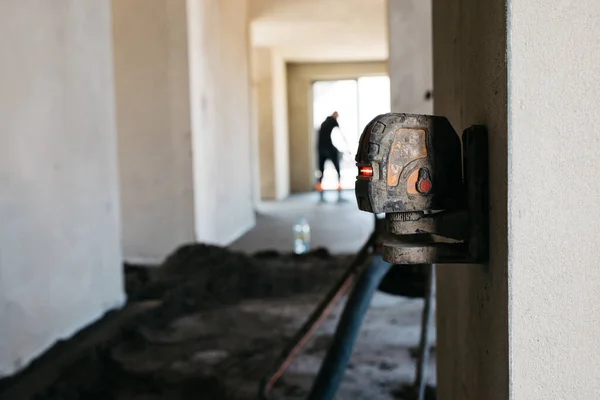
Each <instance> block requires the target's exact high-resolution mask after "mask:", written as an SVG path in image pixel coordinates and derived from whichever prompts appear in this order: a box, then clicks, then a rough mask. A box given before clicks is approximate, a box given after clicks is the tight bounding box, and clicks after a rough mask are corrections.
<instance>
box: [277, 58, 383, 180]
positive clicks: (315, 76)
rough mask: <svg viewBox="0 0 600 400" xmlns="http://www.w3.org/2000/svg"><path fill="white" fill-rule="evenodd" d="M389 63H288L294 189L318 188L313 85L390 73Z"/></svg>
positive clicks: (291, 162) (291, 173)
mask: <svg viewBox="0 0 600 400" xmlns="http://www.w3.org/2000/svg"><path fill="white" fill-rule="evenodd" d="M387 71H388V69H387V63H386V62H365V63H321V64H297V63H292V64H288V67H287V83H288V120H289V148H290V187H291V190H292V192H307V191H311V190H313V188H314V185H315V175H314V172H315V169H316V167H317V164H316V151H317V150H316V143H315V142H314V141H315V135H316V134H315V132H314V129H313V126H312V119H313V116H312V84H313V82H314V81H317V80H328V79H354V78H358V77H360V76H375V75H386V74H387Z"/></svg>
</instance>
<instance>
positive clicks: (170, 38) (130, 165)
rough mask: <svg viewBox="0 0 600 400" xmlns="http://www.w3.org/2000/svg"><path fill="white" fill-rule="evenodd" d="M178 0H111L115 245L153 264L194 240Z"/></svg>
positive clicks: (182, 17)
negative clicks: (119, 219) (118, 232)
mask: <svg viewBox="0 0 600 400" xmlns="http://www.w3.org/2000/svg"><path fill="white" fill-rule="evenodd" d="M186 7H187V4H186V0H153V1H145V0H112V11H113V36H114V49H115V82H116V92H117V121H118V131H119V165H120V178H121V204H122V207H123V211H122V215H123V249H124V253H125V257H126V259H127V260H128V261H132V262H142V263H157V262H160V261H162V259H163V258H164V257H165V256H166V255H167V254H169V253H170V252H171V251H173V249H174V248H175V247H176V246H179V245H180V244H182V243H185V242H192V241H194V240H195V238H196V235H195V221H194V218H193V215H194V178H193V159H192V157H193V155H192V135H191V133H192V132H191V129H192V128H191V117H190V104H189V98H190V91H189V85H190V81H189V63H188V41H187V40H188V38H187V9H186Z"/></svg>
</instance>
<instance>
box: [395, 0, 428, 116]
mask: <svg viewBox="0 0 600 400" xmlns="http://www.w3.org/2000/svg"><path fill="white" fill-rule="evenodd" d="M388 31H389V61H388V62H389V70H390V92H391V109H392V112H406V113H416V114H431V113H432V111H433V101H432V99H431V97H430V96H428V92H429V93H430V92H431V90H432V89H433V75H432V67H433V61H432V39H431V0H409V1H406V0H388Z"/></svg>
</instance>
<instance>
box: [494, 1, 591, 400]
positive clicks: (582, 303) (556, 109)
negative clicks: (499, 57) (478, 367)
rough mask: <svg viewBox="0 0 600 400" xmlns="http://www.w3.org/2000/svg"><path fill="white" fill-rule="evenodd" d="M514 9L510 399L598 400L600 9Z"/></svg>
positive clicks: (558, 5) (559, 5)
mask: <svg viewBox="0 0 600 400" xmlns="http://www.w3.org/2000/svg"><path fill="white" fill-rule="evenodd" d="M508 4H509V19H508V37H509V40H508V86H509V102H508V107H509V121H510V123H509V137H508V148H509V163H508V186H509V190H508V205H509V214H508V215H509V218H508V221H509V233H508V243H509V255H510V258H509V288H510V297H509V305H510V306H509V307H510V308H509V312H510V320H509V324H510V342H509V348H510V360H511V368H510V380H511V387H512V390H511V398H513V399H532V400H537V399H596V398H598V396H599V394H600V356H599V354H598V348H599V347H600V317H599V313H600V268H598V264H599V261H600V256H599V253H598V246H599V244H600V208H599V207H598V205H599V199H600V179H599V173H600V157H599V156H598V148H599V145H600V134H599V132H598V126H600V113H599V112H598V110H599V109H600V95H599V93H600V40H599V39H598V38H599V37H600V24H599V23H598V21H600V2H598V1H595V0H581V1H578V2H575V3H574V2H571V1H566V0H557V1H552V2H544V1H540V0H528V1H524V0H510V1H509V2H508ZM499 33H500V32H499Z"/></svg>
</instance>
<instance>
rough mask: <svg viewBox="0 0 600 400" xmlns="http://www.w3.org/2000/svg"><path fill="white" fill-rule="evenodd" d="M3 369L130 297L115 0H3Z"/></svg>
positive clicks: (22, 361) (0, 235)
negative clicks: (120, 178) (122, 228)
mask: <svg viewBox="0 0 600 400" xmlns="http://www.w3.org/2000/svg"><path fill="white" fill-rule="evenodd" d="M0 27H1V30H2V35H0V51H2V53H3V54H4V55H5V57H3V58H2V62H1V63H0V188H1V189H0V221H1V225H0V226H1V227H0V310H1V312H0V376H4V375H8V374H12V373H14V372H16V371H18V370H20V369H21V368H23V367H24V366H26V365H27V364H28V363H29V362H30V361H31V360H32V359H33V358H35V357H36V356H38V355H39V354H40V353H42V352H43V351H44V350H46V349H47V348H48V347H50V346H51V345H52V344H53V343H54V342H55V341H56V340H58V339H61V338H66V337H68V336H70V335H72V334H73V333H74V332H76V331H77V330H79V329H80V328H81V327H83V326H85V325H87V324H89V323H91V322H93V321H94V320H96V319H97V318H99V317H100V316H102V315H103V314H104V313H105V312H106V311H107V310H110V309H112V308H115V307H119V306H121V305H122V303H123V301H124V293H123V278H122V267H121V249H120V233H119V202H118V196H119V195H118V182H117V145H116V134H115V115H114V90H113V66H112V60H113V56H112V44H111V31H110V27H111V23H110V3H109V2H108V1H81V0H56V1H52V2H46V1H34V0H19V1H2V2H0Z"/></svg>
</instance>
